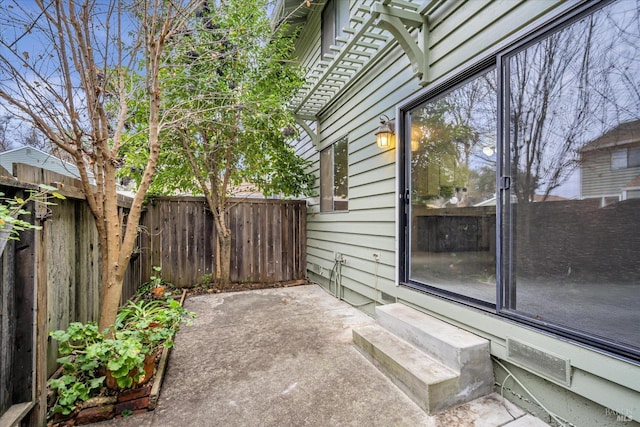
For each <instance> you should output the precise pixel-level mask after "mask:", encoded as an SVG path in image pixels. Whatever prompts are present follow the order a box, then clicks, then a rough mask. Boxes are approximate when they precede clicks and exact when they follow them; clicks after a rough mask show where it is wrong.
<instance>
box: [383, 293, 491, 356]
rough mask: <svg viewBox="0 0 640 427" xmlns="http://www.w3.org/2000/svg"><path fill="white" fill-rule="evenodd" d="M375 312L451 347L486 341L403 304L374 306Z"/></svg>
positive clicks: (463, 346)
mask: <svg viewBox="0 0 640 427" xmlns="http://www.w3.org/2000/svg"><path fill="white" fill-rule="evenodd" d="M376 312H377V314H378V317H379V318H386V317H392V318H395V319H398V320H400V321H402V322H404V323H406V324H407V325H410V326H411V327H412V328H415V329H416V330H417V331H420V332H423V333H427V334H429V335H430V336H433V337H436V338H438V339H439V340H440V341H442V342H445V343H447V344H449V345H450V346H453V347H457V348H469V347H476V346H479V345H483V344H485V343H486V342H487V340H485V339H484V338H481V337H479V336H477V335H474V334H472V333H471V332H468V331H465V330H464V329H461V328H458V327H456V326H453V325H450V324H447V323H444V322H442V321H441V320H438V319H436V318H434V317H431V316H427V315H425V314H423V313H421V312H419V311H417V310H414V309H412V308H411V307H408V306H406V305H404V304H399V303H395V304H387V305H383V306H378V307H376Z"/></svg>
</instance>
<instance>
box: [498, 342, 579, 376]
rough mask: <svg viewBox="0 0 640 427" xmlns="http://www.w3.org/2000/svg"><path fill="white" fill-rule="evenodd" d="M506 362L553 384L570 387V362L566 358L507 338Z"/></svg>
mask: <svg viewBox="0 0 640 427" xmlns="http://www.w3.org/2000/svg"><path fill="white" fill-rule="evenodd" d="M507 360H508V361H510V362H513V363H514V364H516V365H519V366H521V367H522V368H525V369H530V370H533V371H535V372H536V373H538V374H540V375H542V376H543V377H545V378H546V379H548V380H550V381H553V382H555V383H558V384H562V385H566V386H570V385H571V361H570V360H569V359H567V358H564V357H560V356H556V355H554V354H551V353H548V352H546V351H543V350H541V349H539V348H536V347H533V346H531V345H529V344H524V343H522V342H520V341H517V340H514V339H513V338H507Z"/></svg>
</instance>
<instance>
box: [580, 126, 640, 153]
mask: <svg viewBox="0 0 640 427" xmlns="http://www.w3.org/2000/svg"><path fill="white" fill-rule="evenodd" d="M639 141H640V120H633V121H630V122H626V123H621V124H619V125H618V126H616V127H614V128H613V129H611V130H609V131H607V132H605V133H603V134H602V135H600V136H599V137H598V138H596V139H594V140H593V141H591V142H588V143H587V144H585V145H584V147H582V150H581V151H583V152H584V151H592V150H598V149H602V148H608V147H617V146H620V145H625V144H631V143H634V142H639Z"/></svg>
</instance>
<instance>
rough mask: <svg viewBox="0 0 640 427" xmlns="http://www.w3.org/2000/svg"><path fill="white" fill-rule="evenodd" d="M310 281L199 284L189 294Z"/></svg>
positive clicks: (251, 289)
mask: <svg viewBox="0 0 640 427" xmlns="http://www.w3.org/2000/svg"><path fill="white" fill-rule="evenodd" d="M308 284H309V282H308V281H307V280H305V279H299V280H289V281H286V282H276V283H264V282H257V283H242V282H239V283H229V284H227V285H226V286H225V287H224V288H221V287H220V286H219V285H217V284H215V283H210V284H205V285H199V286H196V287H194V288H189V289H187V290H186V291H187V295H201V294H213V293H221V292H241V291H254V290H257V289H271V288H289V287H292V286H301V285H308Z"/></svg>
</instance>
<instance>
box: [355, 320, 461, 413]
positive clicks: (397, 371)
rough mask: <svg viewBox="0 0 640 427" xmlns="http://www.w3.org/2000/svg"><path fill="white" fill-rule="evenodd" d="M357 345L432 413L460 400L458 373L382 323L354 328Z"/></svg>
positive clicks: (381, 369) (420, 404)
mask: <svg viewBox="0 0 640 427" xmlns="http://www.w3.org/2000/svg"><path fill="white" fill-rule="evenodd" d="M353 343H354V345H355V347H356V348H357V349H358V350H359V351H360V352H361V353H362V354H363V355H364V356H365V357H366V358H367V359H369V361H371V362H372V363H373V364H374V365H375V366H376V367H377V368H378V369H379V370H380V371H381V372H383V373H384V374H385V375H386V376H387V377H389V379H391V381H392V382H393V383H394V384H396V385H397V386H398V388H400V389H401V390H402V391H403V392H404V393H405V394H406V395H407V396H409V397H410V398H411V399H412V400H413V401H414V402H416V404H418V406H420V407H421V408H422V409H423V410H424V411H426V412H427V413H429V414H432V413H435V412H438V411H441V410H443V409H445V408H447V407H449V406H450V405H452V404H455V403H458V402H457V399H456V396H457V395H458V394H459V392H460V390H459V388H460V386H459V375H458V373H457V372H455V371H454V370H452V369H450V368H449V367H447V366H445V365H443V364H442V363H440V362H438V361H437V360H435V359H433V358H431V357H429V356H428V355H426V354H424V353H423V352H421V351H420V350H418V349H416V348H415V347H414V346H412V345H411V344H409V343H407V342H406V341H404V340H402V339H401V338H398V337H396V336H394V335H393V334H391V333H390V332H389V331H387V330H386V329H384V328H382V327H381V326H379V325H367V326H362V327H358V328H354V329H353Z"/></svg>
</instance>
